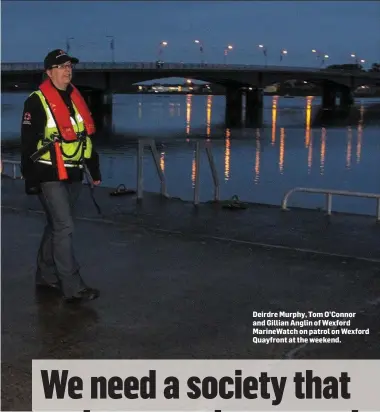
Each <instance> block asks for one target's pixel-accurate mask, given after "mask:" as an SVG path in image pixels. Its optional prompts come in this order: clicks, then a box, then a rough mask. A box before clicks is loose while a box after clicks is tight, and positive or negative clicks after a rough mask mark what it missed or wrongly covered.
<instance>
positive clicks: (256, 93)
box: [245, 89, 264, 127]
mask: <svg viewBox="0 0 380 412" xmlns="http://www.w3.org/2000/svg"><path fill="white" fill-rule="evenodd" d="M245 97H246V100H245V125H246V126H251V127H260V126H261V125H262V123H263V107H264V99H263V91H262V89H252V90H247V92H246V95H245Z"/></svg>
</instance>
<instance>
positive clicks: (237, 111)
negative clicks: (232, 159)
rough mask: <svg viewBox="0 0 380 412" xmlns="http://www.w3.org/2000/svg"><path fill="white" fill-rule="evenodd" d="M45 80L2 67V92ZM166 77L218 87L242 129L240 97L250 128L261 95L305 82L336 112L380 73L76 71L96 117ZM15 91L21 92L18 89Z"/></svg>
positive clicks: (235, 67)
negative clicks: (115, 98)
mask: <svg viewBox="0 0 380 412" xmlns="http://www.w3.org/2000/svg"><path fill="white" fill-rule="evenodd" d="M43 74H44V67H43V64H42V63H2V64H1V77H2V89H3V90H4V89H8V90H9V89H10V88H13V90H15V89H14V86H15V85H18V86H19V87H20V88H21V89H23V90H29V89H30V90H35V89H36V88H37V87H38V85H39V84H40V83H41V81H42V78H43ZM168 77H184V78H191V79H196V80H201V81H205V82H208V83H214V84H219V85H222V86H224V87H225V89H226V120H227V122H228V123H229V125H230V126H238V125H239V124H240V122H241V118H242V108H243V103H242V96H243V93H245V96H246V115H245V119H246V122H247V123H248V124H257V123H260V121H259V119H260V117H261V116H262V107H263V89H264V88H265V87H266V86H268V85H271V84H274V83H282V82H285V81H287V80H304V81H307V82H309V83H314V84H317V85H318V86H320V88H321V91H322V107H323V108H324V109H330V110H334V109H335V108H336V98H337V95H338V94H339V95H340V107H341V108H344V109H347V108H349V107H350V106H351V105H352V104H353V102H354V100H353V94H352V93H353V91H354V90H355V89H356V88H357V87H359V86H362V85H368V86H375V85H378V86H380V73H376V72H365V71H358V72H343V71H340V70H332V69H323V68H310V67H292V66H260V65H241V64H228V65H226V64H199V63H163V64H161V65H159V66H158V65H157V63H155V62H125V63H108V62H100V63H94V62H84V63H79V64H77V65H76V66H75V72H74V84H75V85H76V86H77V87H78V88H80V89H81V90H82V92H83V93H84V95H85V98H86V100H87V101H88V103H89V105H90V106H91V109H92V110H93V111H94V113H96V117H99V116H100V115H103V114H104V113H109V112H112V103H110V102H112V99H110V98H109V97H110V96H111V95H112V94H113V93H118V94H121V93H125V92H126V91H127V90H128V89H129V87H130V86H131V85H132V84H136V83H140V82H143V81H147V80H154V79H160V78H168ZM16 90H17V89H16Z"/></svg>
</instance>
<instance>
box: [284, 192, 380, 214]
mask: <svg viewBox="0 0 380 412" xmlns="http://www.w3.org/2000/svg"><path fill="white" fill-rule="evenodd" d="M296 192H305V193H319V194H324V195H325V196H326V212H327V215H328V216H330V215H331V212H332V197H333V195H337V196H352V197H362V198H367V199H376V221H377V222H380V193H363V192H351V191H348V190H334V189H314V188H311V187H295V188H293V189H291V190H289V191H288V192H286V193H285V195H284V197H283V199H282V202H281V208H282V210H289V209H288V208H287V204H288V200H289V197H290V196H291V195H292V194H293V193H296Z"/></svg>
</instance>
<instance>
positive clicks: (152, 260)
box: [2, 179, 380, 410]
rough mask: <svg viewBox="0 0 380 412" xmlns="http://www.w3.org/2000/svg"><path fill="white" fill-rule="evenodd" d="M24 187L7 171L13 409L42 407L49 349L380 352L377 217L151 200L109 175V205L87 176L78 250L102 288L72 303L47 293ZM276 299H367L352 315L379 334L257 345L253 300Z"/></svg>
mask: <svg viewBox="0 0 380 412" xmlns="http://www.w3.org/2000/svg"><path fill="white" fill-rule="evenodd" d="M22 188H23V182H22V181H12V180H7V179H3V181H2V410H31V360H32V359H39V358H57V359H67V358H78V359H89V358H95V359H97V358H98V359H107V358H116V359H117V358H120V359H144V358H162V359H170V358H171V359H180V358H181V359H189V358H209V359H210V358H214V359H217V358H219V359H221V358H225V359H229V358H236V359H238V358H239V359H248V358H249V359H264V358H277V359H283V358H314V359H321V358H335V359H346V358H362V359H379V355H380V348H379V345H378V342H379V337H380V336H379V335H380V334H379V330H380V328H379V319H380V317H379V315H380V253H379V250H378V244H379V242H378V236H379V233H378V232H379V230H380V228H379V225H378V224H376V223H375V221H374V218H373V217H364V216H350V215H343V214H342V215H337V216H333V217H332V219H329V220H326V218H325V217H324V216H323V214H322V213H320V212H318V211H306V210H292V211H289V212H281V211H279V208H275V207H265V206H260V205H250V207H249V209H247V210H240V211H230V210H223V209H220V208H218V207H216V206H214V205H201V206H200V207H198V208H194V206H193V205H192V204H191V203H184V202H181V201H178V200H163V201H162V200H161V199H160V198H159V197H158V196H154V195H150V194H146V195H145V198H144V201H143V202H142V204H140V205H138V204H136V199H135V198H134V196H125V197H111V196H109V192H110V189H107V188H99V189H98V190H97V191H96V196H97V200H98V202H99V204H100V205H101V207H102V210H103V213H104V217H103V218H100V217H98V216H97V214H96V210H95V208H94V206H93V205H92V203H91V200H90V198H89V196H88V194H87V193H86V190H87V188H85V191H84V193H83V195H82V197H81V201H80V204H79V207H78V219H77V221H76V233H75V235H74V236H75V243H76V250H77V256H78V260H79V261H80V263H81V266H82V274H83V276H84V278H85V279H86V280H87V281H88V282H89V283H91V284H92V285H93V286H95V287H99V289H100V290H101V296H100V298H99V299H98V300H96V301H93V302H90V303H88V304H86V305H83V306H80V307H67V305H66V306H65V305H64V304H63V303H62V302H61V300H60V299H59V297H58V296H55V295H53V294H50V295H48V294H46V293H45V294H41V293H39V294H37V293H36V292H35V289H34V284H33V280H34V263H35V256H36V253H37V249H38V245H39V241H40V237H41V233H42V229H43V226H44V216H43V214H42V213H40V212H39V210H40V207H39V205H38V203H37V201H36V199H35V198H33V197H26V196H25V195H24V194H23V189H22ZM217 238H219V239H217ZM270 245H274V246H275V247H272V246H270ZM297 248H301V249H302V250H303V251H299V250H297ZM305 250H315V251H316V252H319V253H315V252H306V251H305ZM329 254H330V255H329ZM331 254H340V255H342V256H336V255H335V256H334V255H331ZM343 255H344V256H343ZM348 256H352V257H348ZM358 257H359V259H358ZM362 258H365V259H367V260H365V259H362ZM268 310H271V311H280V310H283V311H288V312H293V311H302V312H306V311H309V310H312V311H316V312H323V311H325V310H336V311H339V312H356V313H357V315H356V317H355V319H354V321H353V327H354V328H356V327H358V328H362V329H364V328H370V334H369V335H365V336H363V335H353V336H347V337H342V338H341V339H342V342H343V343H341V344H320V345H317V344H310V345H300V344H254V343H253V342H252V311H268Z"/></svg>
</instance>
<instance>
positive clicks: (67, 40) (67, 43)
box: [66, 37, 74, 54]
mask: <svg viewBox="0 0 380 412" xmlns="http://www.w3.org/2000/svg"><path fill="white" fill-rule="evenodd" d="M70 40H74V37H66V52H67V54H69V52H70Z"/></svg>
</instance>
